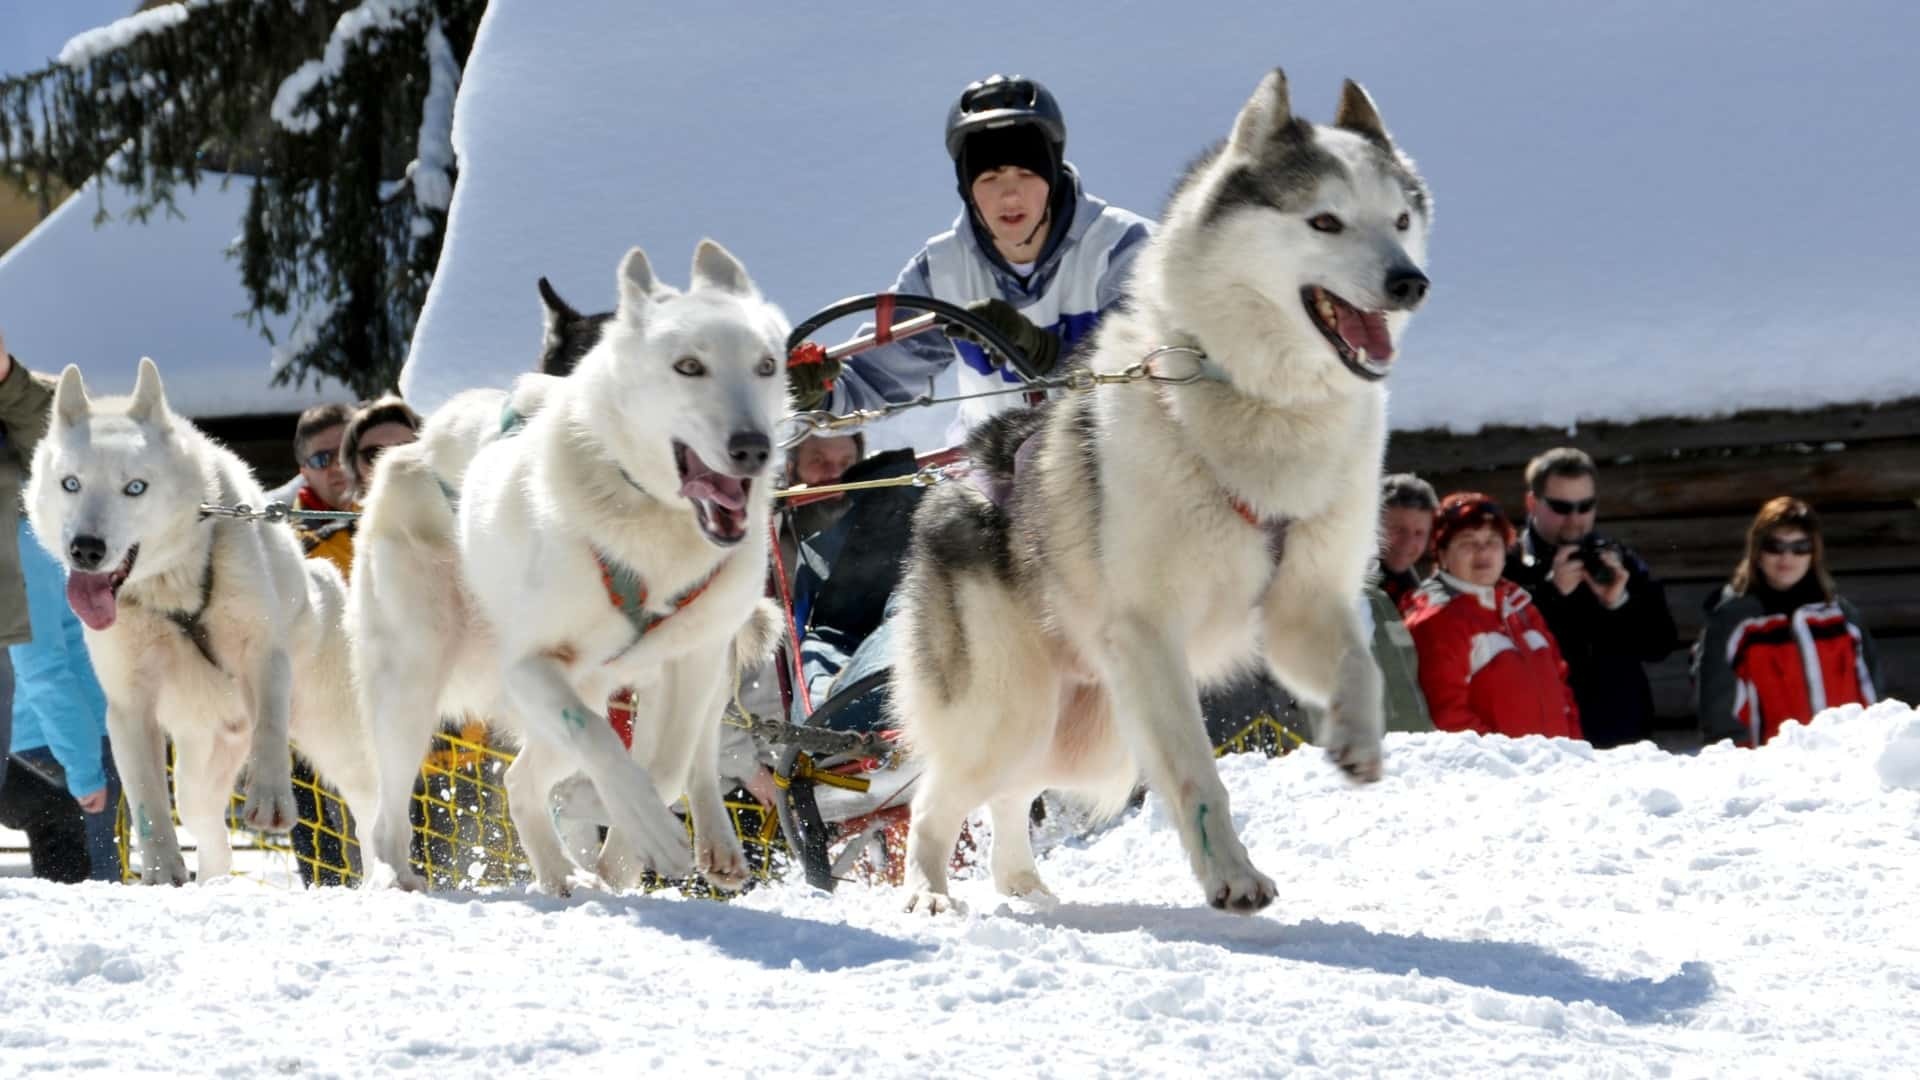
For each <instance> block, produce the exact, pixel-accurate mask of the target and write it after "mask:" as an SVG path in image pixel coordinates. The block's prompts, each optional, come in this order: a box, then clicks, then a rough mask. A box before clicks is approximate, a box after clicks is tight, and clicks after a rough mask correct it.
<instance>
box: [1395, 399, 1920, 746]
mask: <svg viewBox="0 0 1920 1080" xmlns="http://www.w3.org/2000/svg"><path fill="white" fill-rule="evenodd" d="M1554 446H1577V447H1579V448H1581V449H1582V450H1585V451H1587V452H1588V453H1589V454H1592V455H1593V457H1594V460H1595V461H1596V462H1598V463H1599V465H1600V477H1599V497H1600V516H1599V526H1598V527H1599V529H1600V531H1601V532H1603V533H1605V534H1608V535H1611V536H1616V537H1618V538H1620V539H1621V540H1624V541H1626V542H1627V543H1628V544H1630V545H1632V546H1633V547H1634V548H1635V549H1636V550H1638V551H1639V552H1640V554H1641V556H1642V557H1643V558H1645V559H1646V560H1647V562H1648V563H1649V564H1650V565H1651V566H1652V567H1653V571H1654V574H1655V575H1656V576H1657V577H1659V578H1660V579H1661V580H1662V581H1664V582H1665V583H1666V585H1667V598H1668V606H1669V607H1670V608H1671V609H1672V611H1673V615H1674V619H1675V621H1676V622H1677V623H1678V624H1679V626H1680V633H1681V635H1682V638H1683V640H1684V641H1685V642H1687V643H1689V644H1691V643H1692V641H1693V640H1694V639H1695V638H1696V637H1697V636H1698V635H1699V631H1700V626H1701V623H1702V621H1703V616H1704V609H1703V606H1702V604H1703V601H1704V600H1705V599H1706V598H1707V597H1708V596H1709V595H1711V594H1712V593H1713V592H1715V591H1717V590H1718V589H1719V587H1720V586H1721V585H1722V584H1724V583H1725V582H1726V580H1727V577H1728V575H1729V574H1731V573H1732V571H1733V567H1734V564H1735V563H1737V562H1738V561H1739V560H1740V555H1741V552H1742V550H1743V548H1744V545H1745V540H1746V529H1747V525H1748V524H1749V523H1750V522H1751V521H1752V519H1753V515H1754V513H1755V511H1757V510H1758V509H1759V507H1760V504H1761V503H1763V502H1765V501H1766V500H1767V499H1770V498H1772V497H1774V496H1775V495H1789V494H1790V495H1795V496H1798V497H1799V498H1802V499H1805V500H1807V501H1808V502H1810V503H1812V504H1813V506H1814V508H1815V509H1816V510H1817V511H1819V513H1820V516H1821V523H1822V532H1823V533H1824V534H1825V537H1826V549H1827V564H1828V568H1829V569H1830V570H1832V571H1833V573H1834V577H1835V579H1836V580H1837V582H1838V584H1839V587H1840V591H1841V593H1842V594H1844V595H1845V596H1846V597H1847V599H1849V600H1851V601H1852V602H1853V603H1854V604H1855V605H1857V606H1858V607H1859V609H1860V612H1861V617H1862V619H1863V620H1864V621H1865V622H1866V624H1867V629H1868V630H1869V631H1870V632H1871V633H1872V634H1873V636H1874V639H1875V641H1876V643H1877V644H1878V645H1879V647H1880V657H1881V667H1882V669H1883V673H1884V676H1885V681H1886V683H1887V686H1886V687H1884V688H1883V693H1887V694H1890V695H1891V696H1894V697H1897V698H1899V699H1901V700H1903V701H1906V702H1910V703H1912V702H1920V397H1916V398H1906V399H1903V400H1900V401H1895V402H1890V403H1887V404H1884V405H1877V406H1875V405H1859V406H1847V407H1837V408H1826V409H1819V410H1809V411H1800V412H1790V411H1784V410H1781V411H1764V412H1748V413H1741V414H1738V415H1736V416H1733V417H1729V418H1726V419H1722V420H1713V421H1701V420H1657V421H1645V422H1641V423H1634V424H1593V425H1583V426H1581V427H1579V428H1578V429H1576V430H1573V431H1567V430H1562V429H1553V428H1492V429H1488V430H1485V431H1482V432H1480V433H1478V434H1476V435H1471V436H1460V435H1452V434H1448V433H1446V432H1436V431H1418V432H1396V433H1395V434H1394V435H1393V437H1392V439H1391V441H1390V442H1389V444H1388V447H1387V467H1388V469H1389V471H1393V472H1415V473H1418V474H1420V475H1421V476H1423V477H1425V478H1426V479H1427V480H1428V482H1430V483H1432V484H1433V486H1434V489H1435V490H1437V491H1438V492H1439V493H1440V494H1441V495H1443V496H1444V495H1446V494H1447V493H1448V492H1450V491H1457V490H1462V489H1473V490H1479V491H1485V492H1486V493H1488V494H1490V495H1492V496H1493V497H1494V498H1496V499H1498V500H1500V502H1501V505H1502V506H1504V507H1506V508H1507V509H1508V510H1509V511H1510V512H1511V513H1513V514H1514V515H1515V516H1516V517H1519V516H1522V515H1524V513H1525V509H1524V500H1523V496H1524V493H1525V490H1526V484H1525V482H1524V481H1523V479H1522V476H1521V473H1522V470H1523V469H1524V468H1525V466H1526V463H1527V460H1528V459H1529V458H1531V457H1532V456H1533V455H1535V454H1537V453H1539V452H1540V451H1542V450H1545V449H1548V448H1549V447H1554ZM1650 674H1651V675H1652V677H1653V682H1654V690H1655V695H1656V698H1657V701H1658V708H1659V712H1660V716H1661V718H1662V722H1663V725H1665V726H1669V727H1672V728H1676V729H1678V728H1686V727H1691V726H1692V724H1693V716H1692V703H1691V700H1690V698H1691V688H1690V684H1689V680H1688V676H1687V663H1686V653H1685V650H1681V651H1678V652H1676V653H1675V654H1674V655H1673V656H1671V657H1669V658H1668V659H1667V661H1666V662H1665V663H1662V664H1659V665H1655V666H1654V667H1653V668H1652V669H1651V671H1650Z"/></svg>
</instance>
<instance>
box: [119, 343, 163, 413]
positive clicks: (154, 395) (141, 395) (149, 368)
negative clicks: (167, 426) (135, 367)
mask: <svg viewBox="0 0 1920 1080" xmlns="http://www.w3.org/2000/svg"><path fill="white" fill-rule="evenodd" d="M166 415H167V390H166V387H164V386H161V385H160V365H158V364H156V363H154V362H153V357H151V356H143V357H141V358H140V374H139V375H137V376H135V377H134V380H133V401H132V403H131V404H129V405H128V406H127V416H128V417H129V418H130V419H133V420H137V421H139V422H140V423H143V424H146V423H155V422H159V421H162V420H164V419H165V418H166Z"/></svg>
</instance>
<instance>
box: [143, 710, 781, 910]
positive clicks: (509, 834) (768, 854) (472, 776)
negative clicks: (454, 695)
mask: <svg viewBox="0 0 1920 1080" xmlns="http://www.w3.org/2000/svg"><path fill="white" fill-rule="evenodd" d="M512 761H513V754H512V753H511V752H510V751H507V750H502V749H500V748H498V747H495V746H492V745H490V744H489V743H488V741H487V738H486V729H485V727H484V726H483V725H480V724H468V725H467V726H465V727H464V728H462V729H461V730H460V731H459V732H457V733H455V732H449V731H442V732H439V733H437V734H436V735H435V736H434V742H433V747H432V750H431V751H430V752H429V753H428V754H427V758H426V761H425V763H424V764H423V765H422V767H421V769H420V779H419V781H418V782H417V783H416V784H415V785H414V790H413V805H412V807H411V813H410V817H411V819H412V822H413V846H412V851H411V861H412V863H413V868H414V870H416V871H417V872H419V873H420V874H421V875H422V876H424V877H425V878H426V879H427V882H428V885H429V887H431V888H434V889H474V888H484V887H489V886H498V885H513V884H523V883H525V882H527V881H529V880H530V879H531V875H530V873H529V872H528V868H527V862H526V857H525V855H523V854H522V853H521V851H520V842H519V838H518V837H517V836H516V835H515V834H514V828H513V821H512V819H511V818H509V817H508V816H507V792H506V788H505V786H504V784H503V782H502V777H503V775H504V774H505V772H506V768H507V766H508V765H509V764H511V763H512ZM167 773H168V777H169V779H171V777H172V774H173V763H172V760H171V755H169V761H168V763H167ZM293 784H294V798H295V801H296V802H297V803H298V804H299V808H300V820H299V824H298V825H296V826H295V828H294V831H293V833H292V834H290V835H289V836H285V837H280V836H262V835H259V834H256V833H252V832H248V831H246V830H245V829H244V828H243V827H242V826H241V824H240V808H241V805H242V801H243V800H242V799H241V797H240V796H239V795H238V794H235V795H234V797H233V799H232V802H231V803H230V804H229V806H228V811H227V825H228V828H229V829H230V830H231V831H232V832H234V833H236V834H239V835H236V836H235V838H234V839H235V844H234V847H235V850H236V851H255V852H270V853H275V854H278V855H280V856H281V857H282V858H284V859H285V860H286V861H287V863H288V864H289V865H290V866H292V867H293V868H294V869H295V870H297V871H298V876H299V878H300V880H302V881H305V882H308V883H320V884H341V885H352V884H357V883H358V882H359V880H360V877H361V874H362V872H363V869H364V867H363V863H362V861H361V855H360V844H359V841H358V840H357V839H355V837H354V832H353V819H352V815H351V814H349V813H348V811H347V806H346V803H345V802H344V801H342V800H341V798H340V797H339V796H338V795H336V794H334V792H333V790H332V789H331V788H328V787H326V786H325V785H324V784H321V783H319V782H317V781H316V780H315V779H314V778H313V774H312V773H311V772H309V771H307V770H306V769H304V768H302V767H301V766H300V764H299V762H298V761H296V762H295V772H294V780H293ZM727 813H728V815H729V816H730V817H731V818H732V819H733V826H734V832H735V834H736V835H738V836H739V837H740V841H741V844H742V846H743V847H744V848H745V850H746V855H747V863H748V865H749V866H750V867H751V868H752V871H753V877H754V878H755V879H756V880H759V881H767V880H770V879H772V878H774V877H777V876H779V875H780V873H781V872H782V871H783V870H784V868H785V865H786V858H787V853H786V842H785V840H784V839H782V838H781V836H780V834H779V819H778V817H777V816H776V815H775V814H773V813H772V812H770V811H763V810H762V809H761V807H760V805H759V804H758V803H756V802H753V801H751V800H734V799H729V800H728V801H727ZM178 822H179V819H178V816H177V815H176V816H175V823H176V824H178ZM689 830H691V825H689ZM129 835H130V834H129V832H128V829H127V808H126V802H125V800H124V799H123V800H122V802H121V806H120V822H119V837H120V856H121V861H120V865H121V866H123V867H124V868H125V871H124V874H123V877H124V878H125V880H128V881H137V880H139V877H140V871H139V868H138V867H137V866H136V865H135V860H134V858H133V857H132V855H133V852H132V851H131V850H130V847H129V843H128V836H129ZM647 887H648V888H649V889H650V890H655V889H664V888H678V889H679V890H680V891H681V892H683V893H685V894H686V895H689V896H725V895H727V894H724V893H718V892H715V891H713V890H711V889H709V888H708V887H707V886H706V885H705V883H703V882H701V881H699V880H698V879H695V880H692V881H687V882H674V881H666V880H661V879H652V880H649V882H648V885H647Z"/></svg>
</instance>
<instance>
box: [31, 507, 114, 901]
mask: <svg viewBox="0 0 1920 1080" xmlns="http://www.w3.org/2000/svg"><path fill="white" fill-rule="evenodd" d="M19 541H20V564H21V569H22V570H23V571H24V572H25V576H26V585H27V610H28V613H29V614H30V615H31V616H32V619H33V626H34V635H33V640H32V641H31V642H28V643H25V644H21V645H15V646H13V647H12V649H11V653H12V657H13V668H14V674H15V678H16V679H17V685H16V686H15V691H14V700H13V753H14V756H15V757H16V758H17V759H19V760H21V761H23V762H25V763H27V764H28V765H30V766H32V767H34V768H36V769H38V770H39V771H40V772H42V773H44V774H46V775H48V776H54V777H58V778H59V779H60V780H61V781H62V782H63V783H64V784H65V786H66V789H67V794H69V795H70V796H72V797H73V800H74V801H75V803H76V804H77V805H78V807H79V809H80V810H81V811H82V812H84V814H85V851H84V859H85V861H86V862H87V864H88V867H89V870H90V873H89V875H88V876H90V877H91V878H93V880H95V881H119V880H120V843H119V839H118V838H117V837H116V836H115V835H114V822H115V820H116V819H117V818H118V817H119V810H120V777H119V774H118V773H116V772H115V771H114V768H113V751H112V748H111V747H110V746H109V745H108V743H107V695H106V694H105V693H104V692H103V691H102V690H101V689H100V681H99V680H98V679H96V678H95V677H94V674H93V663H92V661H91V660H90V659H89V658H88V656H87V645H86V640H85V638H84V631H83V630H82V629H81V626H80V620H79V619H78V618H76V617H75V616H74V614H73V609H72V608H70V607H68V606H67V595H66V580H67V573H66V569H65V568H64V567H62V566H61V565H60V564H59V563H58V562H56V561H54V558H53V556H51V555H49V554H47V551H46V549H45V548H43V547H41V545H40V541H39V539H38V538H37V537H35V536H34V535H33V530H32V529H31V528H30V527H29V526H28V525H27V523H26V522H24V521H23V522H21V523H20V537H19Z"/></svg>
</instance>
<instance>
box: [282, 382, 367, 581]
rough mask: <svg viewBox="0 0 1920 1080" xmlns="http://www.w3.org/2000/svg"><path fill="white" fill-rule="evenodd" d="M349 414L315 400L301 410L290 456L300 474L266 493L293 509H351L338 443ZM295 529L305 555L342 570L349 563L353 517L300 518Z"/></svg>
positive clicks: (349, 487)
mask: <svg viewBox="0 0 1920 1080" xmlns="http://www.w3.org/2000/svg"><path fill="white" fill-rule="evenodd" d="M352 416H353V409H352V408H351V407H350V406H347V405H341V404H339V403H334V404H330V405H315V406H314V407H313V408H311V409H308V410H307V411H306V412H303V413H301V414H300V419H299V421H298V422H297V423H295V424H294V428H293V459H294V461H296V462H297V463H298V464H299V466H300V475H298V476H296V477H294V478H293V479H292V480H290V481H288V482H287V483H286V484H285V485H284V486H282V487H279V488H277V489H275V490H274V491H272V492H270V493H269V495H268V498H270V499H272V500H273V501H275V502H284V503H289V504H291V505H292V506H293V507H294V508H295V509H296V510H348V509H351V508H352V502H353V482H352V480H351V479H350V478H349V477H348V474H347V469H346V462H345V461H343V460H342V459H341V457H340V442H341V440H342V439H344V438H345V437H346V433H347V421H348V420H349V419H351V418H352ZM294 531H295V532H296V533H298V534H299V536H300V546H301V547H303V548H305V549H306V552H307V558H309V559H325V560H327V561H328V562H330V563H332V564H334V565H335V566H337V567H339V568H340V572H341V573H342V574H345V573H347V572H348V571H349V570H351V569H352V568H353V522H351V521H314V522H305V521H300V522H296V523H295V524H294Z"/></svg>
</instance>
